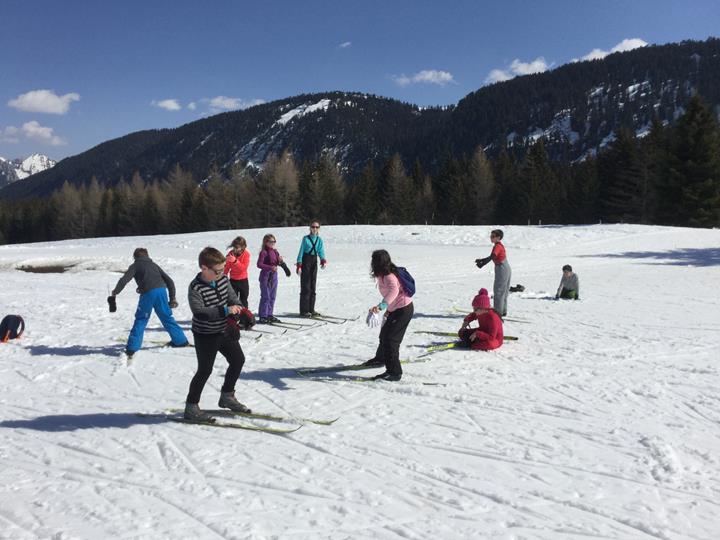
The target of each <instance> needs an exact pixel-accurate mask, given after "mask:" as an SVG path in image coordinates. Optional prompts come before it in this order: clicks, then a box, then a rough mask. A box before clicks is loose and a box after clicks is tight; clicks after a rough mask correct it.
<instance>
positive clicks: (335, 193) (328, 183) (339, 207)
mask: <svg viewBox="0 0 720 540" xmlns="http://www.w3.org/2000/svg"><path fill="white" fill-rule="evenodd" d="M315 175H316V176H317V186H318V188H319V192H320V208H319V209H318V215H319V216H320V218H319V219H321V220H322V221H323V222H326V223H336V224H339V223H343V221H344V218H345V181H344V180H343V178H342V176H341V175H340V171H339V168H338V165H337V162H336V161H335V157H334V156H333V155H332V154H330V153H325V154H323V155H322V156H321V157H320V161H319V162H318V166H317V170H316V172H315ZM310 219H315V218H310Z"/></svg>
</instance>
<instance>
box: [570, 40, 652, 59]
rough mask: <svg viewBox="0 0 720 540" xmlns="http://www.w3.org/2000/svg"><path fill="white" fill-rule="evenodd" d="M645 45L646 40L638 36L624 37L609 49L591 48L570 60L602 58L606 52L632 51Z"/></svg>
mask: <svg viewBox="0 0 720 540" xmlns="http://www.w3.org/2000/svg"><path fill="white" fill-rule="evenodd" d="M646 45H647V42H646V41H644V40H642V39H640V38H626V39H623V40H622V41H621V42H620V43H618V44H617V45H615V46H614V47H613V48H612V49H610V50H609V51H605V50H603V49H593V50H592V51H590V52H589V53H587V54H586V55H585V56H583V57H582V58H573V59H572V61H573V62H580V61H582V60H602V59H603V58H605V57H606V56H607V55H608V54H612V53H616V52H625V51H632V50H633V49H638V48H640V47H645V46H646Z"/></svg>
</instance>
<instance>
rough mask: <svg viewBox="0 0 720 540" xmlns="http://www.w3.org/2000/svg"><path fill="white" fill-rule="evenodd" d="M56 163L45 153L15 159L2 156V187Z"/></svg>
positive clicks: (0, 165) (0, 167)
mask: <svg viewBox="0 0 720 540" xmlns="http://www.w3.org/2000/svg"><path fill="white" fill-rule="evenodd" d="M55 163H56V162H55V161H54V160H52V159H50V158H49V157H47V156H45V155H43V154H32V155H30V156H28V157H26V158H25V159H13V160H6V159H5V158H2V157H0V187H3V186H6V185H9V184H11V183H13V182H16V181H17V180H23V179H25V178H27V177H28V176H31V175H33V174H37V173H40V172H43V171H46V170H48V169H51V168H52V167H54V166H55Z"/></svg>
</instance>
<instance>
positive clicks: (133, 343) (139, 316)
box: [126, 287, 188, 352]
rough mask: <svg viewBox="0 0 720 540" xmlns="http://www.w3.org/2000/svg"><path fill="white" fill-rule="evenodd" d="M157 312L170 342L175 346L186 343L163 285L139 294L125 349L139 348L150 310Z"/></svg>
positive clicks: (186, 340) (130, 350)
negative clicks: (133, 322)
mask: <svg viewBox="0 0 720 540" xmlns="http://www.w3.org/2000/svg"><path fill="white" fill-rule="evenodd" d="M153 309H154V310H155V313H157V316H158V318H159V319H160V322H161V323H162V325H163V328H165V330H166V331H167V333H168V334H170V339H171V340H172V344H173V345H175V346H177V347H182V346H183V345H186V344H187V342H188V339H187V338H186V337H185V334H184V333H183V331H182V328H180V326H179V325H178V323H176V322H175V319H174V318H173V316H172V311H171V310H170V305H169V304H168V292H167V289H166V288H165V287H158V288H157V289H152V290H150V291H148V292H146V293H143V294H141V295H140V300H138V306H137V310H136V311H135V324H133V327H132V330H130V336H128V342H127V347H126V350H127V351H128V352H135V351H138V350H140V348H141V347H142V342H143V335H144V334H145V327H146V326H147V323H148V321H149V320H150V315H152V310H153Z"/></svg>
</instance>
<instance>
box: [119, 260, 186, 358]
mask: <svg viewBox="0 0 720 540" xmlns="http://www.w3.org/2000/svg"><path fill="white" fill-rule="evenodd" d="M133 258H134V259H135V262H133V263H132V264H131V265H130V266H129V267H128V269H127V270H126V271H125V274H124V275H123V277H121V278H120V280H119V281H118V282H117V285H115V288H114V289H113V291H112V294H111V295H110V296H108V304H110V311H111V312H112V311H115V309H116V303H115V296H116V295H118V294H120V292H122V290H123V289H124V288H125V285H127V284H128V282H129V281H130V280H131V279H133V278H135V283H137V291H138V292H139V293H140V300H138V306H137V310H136V311H135V323H134V324H133V327H132V330H130V335H129V336H128V341H127V346H126V347H125V353H126V354H127V355H128V356H129V357H132V355H133V354H135V353H136V352H137V351H138V350H140V348H141V347H142V342H143V335H144V334H145V327H146V326H147V323H148V321H149V320H150V315H151V314H152V311H153V309H154V310H155V313H157V316H158V318H159V319H160V322H161V323H162V325H163V327H164V328H165V330H167V333H168V334H170V339H171V345H172V346H173V347H187V345H188V340H187V337H185V334H184V333H183V331H182V328H180V326H179V325H178V323H177V322H175V319H174V318H173V315H172V311H171V309H170V308H176V307H177V306H178V303H177V300H175V283H173V280H172V279H170V276H168V275H167V274H166V273H165V272H163V269H162V268H160V267H159V266H158V265H157V264H155V263H154V262H153V261H152V259H150V257H149V256H148V251H147V249H145V248H137V249H136V250H135V251H134V252H133ZM168 292H169V294H170V299H169V301H168Z"/></svg>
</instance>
